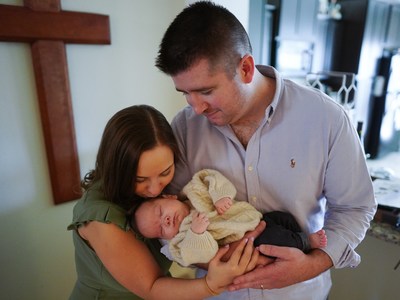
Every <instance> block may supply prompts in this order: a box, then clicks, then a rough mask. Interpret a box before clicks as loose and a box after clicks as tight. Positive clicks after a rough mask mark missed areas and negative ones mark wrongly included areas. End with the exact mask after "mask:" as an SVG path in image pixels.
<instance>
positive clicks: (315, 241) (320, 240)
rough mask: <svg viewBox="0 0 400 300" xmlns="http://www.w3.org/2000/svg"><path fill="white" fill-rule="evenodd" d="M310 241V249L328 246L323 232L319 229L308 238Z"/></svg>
mask: <svg viewBox="0 0 400 300" xmlns="http://www.w3.org/2000/svg"><path fill="white" fill-rule="evenodd" d="M308 238H309V240H310V246H311V249H315V248H324V247H326V245H327V244H328V238H327V237H326V234H325V230H323V229H321V230H318V231H317V232H314V233H312V234H310V235H309V236H308Z"/></svg>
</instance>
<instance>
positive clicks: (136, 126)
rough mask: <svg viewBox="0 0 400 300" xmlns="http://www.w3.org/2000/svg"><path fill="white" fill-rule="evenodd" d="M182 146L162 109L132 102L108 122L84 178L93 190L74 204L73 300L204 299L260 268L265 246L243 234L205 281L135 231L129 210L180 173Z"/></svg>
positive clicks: (86, 187)
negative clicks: (173, 267)
mask: <svg viewBox="0 0 400 300" xmlns="http://www.w3.org/2000/svg"><path fill="white" fill-rule="evenodd" d="M177 159H178V147H177V144H176V141H175V138H174V135H173V133H172V130H171V127H170V125H169V123H168V122H167V120H166V119H165V117H164V116H163V115H162V114H161V113H160V112H159V111H157V110H156V109H154V108H153V107H150V106H146V105H138V106H131V107H128V108H125V109H123V110H121V111H119V112H117V113H116V114H115V115H114V116H113V117H112V118H111V120H110V121H109V122H108V123H107V125H106V128H105V130H104V133H103V137H102V140H101V143H100V148H99V152H98V154H97V159H96V167H95V169H94V170H92V171H90V172H89V173H88V174H86V176H85V178H84V180H83V181H82V188H83V189H84V191H85V193H84V195H83V196H82V198H81V199H80V200H79V201H78V203H77V204H76V206H75V207H74V214H73V222H72V224H71V225H69V227H68V229H69V230H73V240H74V245H75V263H76V270H77V274H78V279H77V282H76V284H75V287H74V290H73V292H72V295H71V297H70V299H119V300H121V299H141V298H145V299H157V300H159V299H202V298H205V297H209V296H211V295H215V294H217V293H219V292H221V291H223V290H224V289H225V286H227V285H228V284H229V283H231V282H232V280H233V278H234V277H236V276H238V275H241V274H243V273H244V272H246V271H248V270H250V269H252V268H254V266H255V264H256V261H257V258H258V251H257V250H254V248H253V245H252V241H251V240H250V241H249V242H247V243H246V240H243V241H242V242H241V243H240V245H239V247H237V248H236V249H235V250H234V252H233V255H232V256H231V258H230V259H229V260H228V261H227V262H222V261H221V257H222V256H223V255H224V254H225V253H226V252H227V251H228V248H223V249H221V250H220V251H219V252H218V253H217V255H216V256H215V258H214V259H213V260H212V261H211V262H210V264H209V272H208V274H207V276H206V277H203V278H201V279H175V278H171V277H169V276H168V269H169V267H170V264H171V262H169V261H168V260H166V259H165V258H163V257H162V255H161V254H160V252H159V249H160V244H159V243H158V240H148V239H144V238H143V237H141V236H140V235H139V234H138V233H137V232H134V231H133V229H132V228H131V227H130V225H129V224H130V222H129V220H128V217H127V216H128V215H129V212H130V211H131V210H132V209H133V208H134V207H135V205H137V204H138V203H140V201H142V200H144V199H145V198H151V197H155V196H158V195H159V194H160V193H161V192H162V191H163V189H164V187H165V186H166V185H167V184H168V183H170V181H171V180H172V178H173V176H174V171H175V160H177Z"/></svg>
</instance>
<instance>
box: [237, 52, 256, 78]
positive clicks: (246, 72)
mask: <svg viewBox="0 0 400 300" xmlns="http://www.w3.org/2000/svg"><path fill="white" fill-rule="evenodd" d="M239 68H240V75H241V77H242V80H243V82H244V83H250V82H251V81H252V80H253V76H254V68H255V64H254V58H253V56H252V55H250V54H246V55H245V56H243V58H242V59H241V61H240V66H239Z"/></svg>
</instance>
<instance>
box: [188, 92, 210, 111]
mask: <svg viewBox="0 0 400 300" xmlns="http://www.w3.org/2000/svg"><path fill="white" fill-rule="evenodd" d="M189 104H190V106H191V107H192V108H193V110H194V112H195V113H196V114H197V115H201V114H202V113H204V112H205V111H206V110H207V107H208V106H207V103H206V102H204V101H203V100H201V99H200V98H199V97H197V96H192V97H191V101H190V103H189Z"/></svg>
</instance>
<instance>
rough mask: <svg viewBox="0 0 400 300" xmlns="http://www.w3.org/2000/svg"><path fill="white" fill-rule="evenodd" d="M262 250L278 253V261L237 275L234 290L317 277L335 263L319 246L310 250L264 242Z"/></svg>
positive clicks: (293, 282) (231, 286)
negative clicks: (308, 251)
mask: <svg viewBox="0 0 400 300" xmlns="http://www.w3.org/2000/svg"><path fill="white" fill-rule="evenodd" d="M259 251H260V253H261V254H264V255H268V256H273V257H276V259H275V260H274V262H272V263H270V264H268V265H264V266H261V267H258V268H256V269H254V270H253V271H251V272H249V273H246V274H244V275H242V276H239V277H237V278H235V280H234V281H233V284H232V285H230V286H229V290H230V291H235V290H238V289H242V288H255V289H259V288H261V285H262V286H263V288H264V289H275V288H283V287H287V286H289V285H292V284H295V283H299V282H302V281H305V280H308V279H311V278H314V277H316V276H318V275H319V274H321V273H322V272H324V271H326V270H328V269H329V268H330V267H332V265H333V263H332V260H331V259H330V257H329V256H328V254H326V253H325V252H324V251H322V250H319V249H315V250H313V251H311V252H310V253H309V254H304V253H303V252H302V251H301V250H299V249H297V248H291V247H279V246H272V245H260V246H259Z"/></svg>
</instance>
